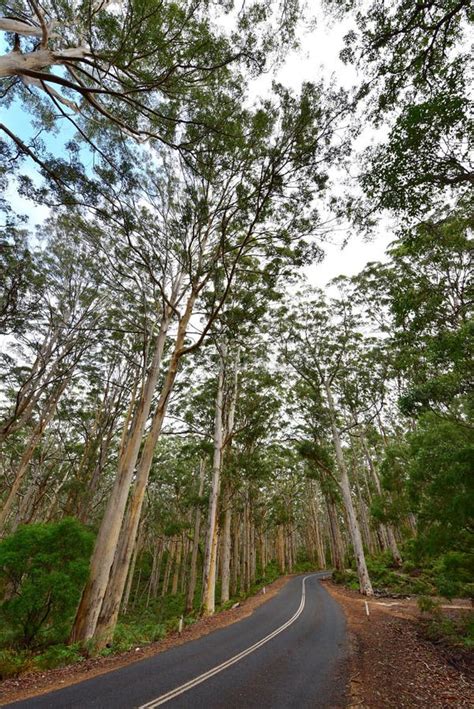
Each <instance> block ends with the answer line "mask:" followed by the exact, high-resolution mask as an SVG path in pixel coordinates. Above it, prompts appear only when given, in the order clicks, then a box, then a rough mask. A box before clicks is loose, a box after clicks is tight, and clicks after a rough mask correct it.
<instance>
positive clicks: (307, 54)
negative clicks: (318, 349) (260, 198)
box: [258, 2, 394, 287]
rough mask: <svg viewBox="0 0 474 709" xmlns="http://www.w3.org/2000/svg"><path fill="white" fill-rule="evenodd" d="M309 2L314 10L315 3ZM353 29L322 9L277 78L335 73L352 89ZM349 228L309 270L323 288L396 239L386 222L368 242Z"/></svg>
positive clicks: (377, 256) (286, 80)
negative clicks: (345, 54)
mask: <svg viewBox="0 0 474 709" xmlns="http://www.w3.org/2000/svg"><path fill="white" fill-rule="evenodd" d="M309 5H310V6H311V7H312V9H314V6H315V5H316V3H315V2H310V3H309ZM350 28H351V24H350V22H349V21H345V22H340V21H338V22H335V21H334V20H333V21H331V22H329V21H328V19H327V18H326V17H324V15H323V13H322V12H319V13H318V14H317V18H316V28H315V29H311V30H310V31H307V32H306V33H305V35H304V37H303V39H302V43H301V44H302V46H301V49H300V50H298V51H297V52H292V53H291V54H290V55H289V56H288V59H287V60H286V62H285V63H284V65H283V66H282V67H281V68H280V69H279V71H278V73H277V79H278V81H280V82H281V83H282V84H285V85H286V86H291V87H294V88H297V87H298V86H299V85H300V84H301V83H302V82H303V81H317V80H319V79H321V78H325V79H327V80H329V79H330V78H331V77H333V76H334V78H335V81H336V84H337V85H339V86H341V85H342V86H343V87H344V88H346V89H350V88H351V86H353V85H354V84H355V83H356V82H357V74H356V72H355V69H354V68H353V67H351V66H346V65H345V64H344V63H343V62H342V61H341V60H340V58H339V52H340V51H341V49H342V48H343V45H344V42H343V38H344V35H345V34H346V33H347V32H348V31H349V29H350ZM272 78H273V77H271V76H266V77H264V78H263V79H260V80H259V82H258V83H259V89H261V90H262V91H264V90H265V89H267V88H268V87H269V86H270V85H271V81H272ZM372 135H373V131H370V130H367V131H365V133H364V135H363V138H362V140H363V141H364V142H366V143H368V142H370V140H371V137H372ZM346 237H347V232H346V231H345V230H343V229H342V230H339V231H335V232H334V233H333V234H332V235H331V237H330V241H331V243H326V244H322V246H323V249H324V251H325V254H326V257H325V259H324V260H323V261H322V262H321V263H319V264H315V265H313V266H311V267H310V268H309V269H307V276H308V279H309V280H310V282H311V283H312V285H315V286H319V287H322V286H324V285H325V284H326V283H327V282H328V281H329V280H331V279H332V278H334V277H335V276H338V275H340V274H344V275H353V274H356V273H358V272H359V271H360V270H361V269H362V268H363V267H364V266H365V264H366V263H368V262H370V261H379V260H382V259H383V258H384V254H385V249H386V247H387V246H388V244H389V243H390V242H391V241H393V238H394V236H393V232H391V231H390V229H389V225H388V223H384V224H383V225H382V226H381V227H380V228H379V230H378V233H377V235H376V236H374V238H373V239H372V240H371V241H370V242H367V241H365V240H364V239H363V238H362V237H360V236H359V237H358V236H352V237H351V238H350V240H349V242H348V243H347V244H346V245H345V246H344V242H345V241H346V240H347V238H346Z"/></svg>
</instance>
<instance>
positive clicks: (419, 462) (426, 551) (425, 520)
mask: <svg viewBox="0 0 474 709" xmlns="http://www.w3.org/2000/svg"><path fill="white" fill-rule="evenodd" d="M408 440H409V453H410V458H409V461H408V473H409V483H408V486H409V493H410V497H411V499H412V501H413V505H414V507H415V510H416V512H417V517H418V538H417V541H416V553H417V554H418V556H419V558H421V559H422V558H423V557H424V558H427V557H428V558H429V557H432V558H433V557H436V556H439V555H441V554H445V553H447V552H457V553H458V554H461V555H463V559H465V562H464V563H465V564H466V565H467V567H466V570H467V569H471V570H473V571H474V566H473V562H474V555H473V554H472V550H473V538H472V529H473V523H474V520H473V514H474V477H473V475H472V470H473V468H474V466H473V458H474V433H473V431H472V430H471V429H470V428H469V427H468V426H465V425H463V424H461V423H455V422H452V421H445V420H443V419H440V418H438V417H437V416H434V415H433V414H425V415H424V416H422V417H421V418H420V420H419V422H418V427H417V429H416V431H415V432H414V433H412V434H411V435H410V436H409V439H408ZM454 559H456V560H457V562H459V559H460V557H459V555H458V556H455V557H453V566H452V572H453V573H454V572H455V570H456V568H457V569H458V572H459V573H460V571H461V567H460V566H459V564H458V565H457V566H456V563H457V562H456V563H455V562H454ZM456 573H457V572H456Z"/></svg>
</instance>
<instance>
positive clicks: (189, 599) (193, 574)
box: [185, 458, 206, 614]
mask: <svg viewBox="0 0 474 709" xmlns="http://www.w3.org/2000/svg"><path fill="white" fill-rule="evenodd" d="M205 470H206V461H205V458H201V461H200V463H199V488H198V496H199V499H201V497H202V494H203V492H204V474H205ZM200 532H201V507H200V504H198V506H197V507H196V516H195V518H194V536H193V548H192V552H191V565H190V570H189V584H188V591H187V594H186V608H185V613H186V614H187V613H191V612H192V610H193V608H194V594H195V592H196V580H197V558H198V553H199V535H200Z"/></svg>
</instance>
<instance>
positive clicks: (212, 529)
mask: <svg viewBox="0 0 474 709" xmlns="http://www.w3.org/2000/svg"><path fill="white" fill-rule="evenodd" d="M225 355H226V348H225V346H223V347H222V350H221V352H220V365H219V375H218V378H217V395H216V407H215V415H214V458H213V464H212V488H211V499H210V506H209V524H208V537H207V538H208V550H207V555H206V566H205V569H204V584H203V604H202V605H203V615H205V616H207V615H212V614H213V613H214V611H215V580H216V562H217V536H218V532H217V506H218V502H219V491H220V477H221V468H222V449H223V443H224V440H223V436H224V430H223V420H222V419H223V406H224V376H225Z"/></svg>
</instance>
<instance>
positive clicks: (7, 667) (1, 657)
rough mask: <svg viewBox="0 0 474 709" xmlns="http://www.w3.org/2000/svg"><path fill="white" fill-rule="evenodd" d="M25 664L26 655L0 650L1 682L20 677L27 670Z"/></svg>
mask: <svg viewBox="0 0 474 709" xmlns="http://www.w3.org/2000/svg"><path fill="white" fill-rule="evenodd" d="M25 663H26V658H25V654H24V653H19V652H15V651H14V650H0V680H4V679H7V678H8V677H16V675H19V674H20V672H23V671H24V670H25Z"/></svg>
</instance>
